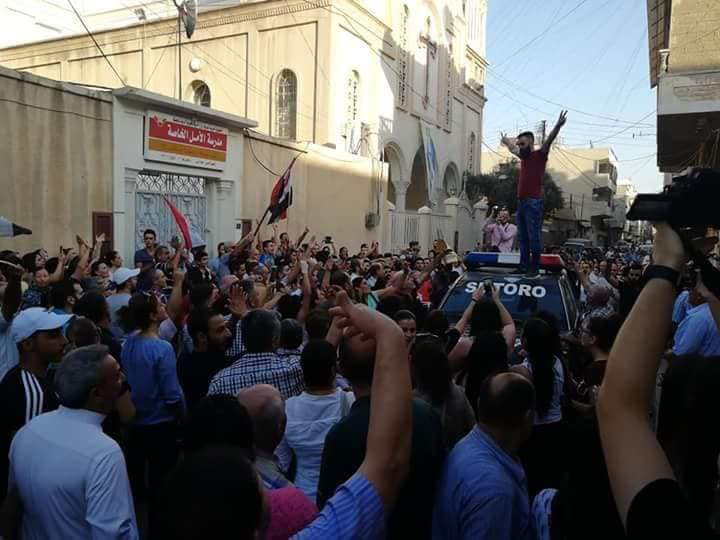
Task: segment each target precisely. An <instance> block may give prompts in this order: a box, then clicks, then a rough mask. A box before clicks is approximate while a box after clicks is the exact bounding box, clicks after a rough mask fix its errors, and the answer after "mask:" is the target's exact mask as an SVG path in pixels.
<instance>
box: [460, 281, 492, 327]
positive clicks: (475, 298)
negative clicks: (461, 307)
mask: <svg viewBox="0 0 720 540" xmlns="http://www.w3.org/2000/svg"><path fill="white" fill-rule="evenodd" d="M484 293H485V291H484V290H483V288H482V287H480V286H478V288H477V289H475V291H473V293H472V297H471V298H470V303H469V304H468V305H467V307H466V308H465V311H463V314H462V317H460V320H459V321H458V322H456V323H455V330H457V331H458V332H460V335H461V336H462V335H463V334H464V333H465V329H466V328H467V325H468V323H469V322H470V319H471V318H472V314H473V310H474V309H475V304H477V303H478V302H479V301H480V300H481V299H482V297H483V294H484Z"/></svg>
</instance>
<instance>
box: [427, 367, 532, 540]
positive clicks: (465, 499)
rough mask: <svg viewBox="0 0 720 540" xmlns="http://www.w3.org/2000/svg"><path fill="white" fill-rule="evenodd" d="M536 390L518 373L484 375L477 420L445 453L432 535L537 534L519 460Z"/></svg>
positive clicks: (518, 539)
mask: <svg viewBox="0 0 720 540" xmlns="http://www.w3.org/2000/svg"><path fill="white" fill-rule="evenodd" d="M534 411H535V388H534V387H533V385H532V383H531V382H530V381H529V380H528V379H526V378H525V377H523V376H522V375H520V374H518V373H499V374H496V375H493V376H491V377H488V378H487V379H486V380H485V382H484V383H483V384H482V386H481V388H480V394H479V396H478V403H477V416H478V424H477V426H475V428H474V429H473V430H472V431H471V432H470V433H469V434H468V435H467V436H466V437H465V438H464V439H462V440H461V441H460V442H459V443H457V445H455V448H454V449H453V450H452V452H450V455H449V456H448V458H447V460H446V462H445V466H444V470H443V473H442V476H441V478H440V485H439V489H438V492H437V497H436V499H435V500H436V503H435V511H434V514H433V538H434V539H448V540H460V539H466V538H467V539H470V538H472V539H481V540H482V539H485V540H490V539H492V540H506V539H507V540H510V539H512V540H526V539H527V540H530V539H533V540H534V539H535V538H536V531H535V524H534V520H533V517H532V514H531V512H530V500H529V497H528V491H527V480H526V478H525V471H524V470H523V466H522V464H521V463H520V460H519V459H518V452H519V450H520V447H521V446H522V444H523V443H524V442H525V441H527V440H528V438H529V437H530V434H531V433H532V428H533V423H534V419H535V416H534V414H535V412H534Z"/></svg>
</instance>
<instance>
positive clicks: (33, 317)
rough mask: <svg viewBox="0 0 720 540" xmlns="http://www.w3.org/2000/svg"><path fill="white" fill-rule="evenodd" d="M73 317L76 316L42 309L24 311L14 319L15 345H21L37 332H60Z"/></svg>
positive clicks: (12, 329) (13, 337)
mask: <svg viewBox="0 0 720 540" xmlns="http://www.w3.org/2000/svg"><path fill="white" fill-rule="evenodd" d="M73 317H74V315H58V314H57V313H53V312H52V311H48V310H46V309H45V308H41V307H33V308H28V309H24V310H22V311H21V312H20V313H18V314H17V315H16V316H15V318H14V319H13V321H12V326H11V328H10V335H11V336H12V339H13V341H14V342H15V343H21V342H23V341H25V340H26V339H28V338H30V337H32V336H33V335H34V334H35V333H36V332H47V331H49V330H58V329H60V328H62V327H63V326H65V325H66V324H67V323H68V321H70V319H72V318H73Z"/></svg>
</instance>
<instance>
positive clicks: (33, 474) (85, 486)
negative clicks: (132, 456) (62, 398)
mask: <svg viewBox="0 0 720 540" xmlns="http://www.w3.org/2000/svg"><path fill="white" fill-rule="evenodd" d="M104 418H105V417H104V416H103V415H101V414H98V413H95V412H92V411H88V410H85V409H68V408H66V407H62V406H61V407H60V408H59V409H58V410H57V411H53V412H49V413H46V414H41V415H40V416H37V417H35V418H34V419H33V420H32V421H30V422H29V423H28V424H26V425H25V426H24V427H23V428H22V429H21V430H20V431H18V433H17V435H15V438H14V439H13V442H12V445H11V446H10V475H9V482H8V483H9V485H10V486H17V489H18V492H19V494H20V500H21V501H22V506H23V518H22V533H21V535H20V536H21V538H23V539H24V540H36V539H37V540H40V539H47V538H68V539H69V538H72V539H73V540H81V539H85V538H87V539H93V540H99V539H108V540H109V539H133V540H134V539H136V538H138V537H139V536H138V528H137V522H136V521H135V510H134V507H133V500H132V494H131V492H130V482H129V481H128V476H127V470H126V468H125V459H124V458H123V454H122V451H121V450H120V447H119V446H118V445H117V443H116V442H115V441H113V440H112V439H111V438H110V437H108V436H107V435H105V434H104V433H103V431H102V427H101V426H100V424H101V423H102V421H103V419H104Z"/></svg>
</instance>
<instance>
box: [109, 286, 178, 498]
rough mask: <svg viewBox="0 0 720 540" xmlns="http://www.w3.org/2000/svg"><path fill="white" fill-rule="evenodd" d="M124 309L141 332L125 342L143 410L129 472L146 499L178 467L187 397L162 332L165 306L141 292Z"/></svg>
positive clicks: (128, 371) (124, 357)
mask: <svg viewBox="0 0 720 540" xmlns="http://www.w3.org/2000/svg"><path fill="white" fill-rule="evenodd" d="M122 310H123V314H122V315H121V316H122V317H123V318H124V319H125V320H126V322H127V324H128V325H130V326H132V327H134V328H136V329H137V330H138V332H137V333H135V334H133V335H130V336H129V337H128V338H127V340H126V341H125V343H124V344H123V348H122V354H121V364H122V368H123V371H124V372H125V375H126V376H127V380H128V383H129V385H130V388H131V394H132V399H133V403H135V406H136V409H137V415H136V418H135V422H134V423H133V425H132V426H131V428H130V440H129V444H128V452H127V461H128V471H129V474H130V482H131V484H132V487H133V493H134V494H135V496H136V497H139V498H141V499H142V498H143V496H147V495H149V496H151V497H152V496H153V495H154V494H155V493H157V490H158V489H159V487H160V485H161V483H162V481H163V478H164V477H165V475H166V474H167V473H168V472H169V471H170V469H171V468H172V467H173V466H174V465H175V462H176V460H177V457H178V452H179V448H178V444H177V439H178V421H179V420H180V419H181V418H182V416H183V415H184V412H185V406H184V396H183V392H182V389H181V387H180V382H179V380H178V375H177V361H176V359H175V351H174V350H173V348H172V345H170V343H168V342H167V341H164V340H162V339H160V337H159V336H158V328H159V326H160V323H161V322H162V321H163V320H165V319H166V318H167V314H166V313H165V306H163V305H162V304H161V303H160V302H159V301H158V299H157V298H156V297H155V296H154V295H151V294H147V293H136V294H135V295H133V297H132V298H131V299H130V303H129V304H128V306H127V307H125V308H122ZM146 469H147V470H148V475H147V478H148V482H147V484H146V482H145V478H146V476H145V471H146ZM148 490H149V492H148Z"/></svg>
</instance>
